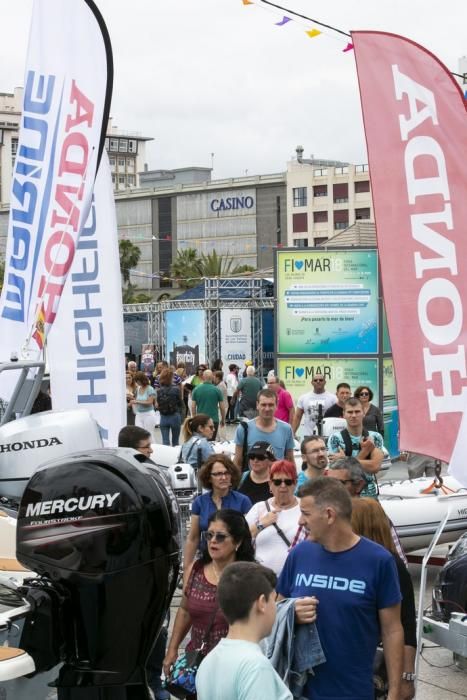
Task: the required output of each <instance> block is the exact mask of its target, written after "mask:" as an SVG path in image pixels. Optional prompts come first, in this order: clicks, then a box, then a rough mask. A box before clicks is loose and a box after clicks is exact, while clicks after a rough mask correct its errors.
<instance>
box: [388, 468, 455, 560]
mask: <svg viewBox="0 0 467 700" xmlns="http://www.w3.org/2000/svg"><path fill="white" fill-rule="evenodd" d="M433 483H434V479H433V477H421V478H419V479H412V480H410V479H406V480H404V481H393V482H386V483H382V484H380V488H379V490H380V496H379V500H380V503H381V505H382V506H383V508H384V510H385V512H386V514H387V515H388V517H389V518H390V519H391V521H392V523H393V524H394V527H395V528H396V530H397V534H398V535H399V538H400V540H401V543H402V546H403V547H404V549H405V551H406V552H413V551H414V550H417V549H423V548H424V547H427V546H428V545H429V544H430V542H431V540H432V538H433V535H434V533H435V532H436V529H437V527H438V525H439V523H440V521H441V520H442V519H443V518H444V516H445V515H446V512H447V511H448V510H449V512H450V515H449V519H448V521H447V523H446V527H445V529H444V531H443V534H442V535H441V538H440V540H439V544H444V543H446V542H454V541H455V540H457V538H458V537H460V536H461V535H462V534H463V533H464V532H466V531H467V489H466V488H465V487H463V486H462V484H460V483H459V482H458V481H456V479H454V477H452V476H443V477H442V488H435V487H433Z"/></svg>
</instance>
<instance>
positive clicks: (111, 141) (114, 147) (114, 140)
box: [109, 139, 118, 152]
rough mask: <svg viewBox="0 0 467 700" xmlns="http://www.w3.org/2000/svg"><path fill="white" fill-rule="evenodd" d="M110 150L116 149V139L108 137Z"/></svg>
mask: <svg viewBox="0 0 467 700" xmlns="http://www.w3.org/2000/svg"><path fill="white" fill-rule="evenodd" d="M109 150H110V151H114V152H116V151H118V139H110V149H109Z"/></svg>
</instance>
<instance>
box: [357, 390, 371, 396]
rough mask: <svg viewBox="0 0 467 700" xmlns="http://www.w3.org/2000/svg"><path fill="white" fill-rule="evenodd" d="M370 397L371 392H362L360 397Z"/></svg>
mask: <svg viewBox="0 0 467 700" xmlns="http://www.w3.org/2000/svg"><path fill="white" fill-rule="evenodd" d="M369 395H370V392H369V391H361V392H360V393H359V396H369Z"/></svg>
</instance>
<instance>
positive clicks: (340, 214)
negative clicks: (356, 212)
mask: <svg viewBox="0 0 467 700" xmlns="http://www.w3.org/2000/svg"><path fill="white" fill-rule="evenodd" d="M348 225H349V211H348V209H340V210H339V209H336V210H335V211H334V228H335V229H337V230H339V229H343V228H347V227H348Z"/></svg>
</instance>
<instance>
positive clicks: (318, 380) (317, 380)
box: [312, 379, 324, 382]
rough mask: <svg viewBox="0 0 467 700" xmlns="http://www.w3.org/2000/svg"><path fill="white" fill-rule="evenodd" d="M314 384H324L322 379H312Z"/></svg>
mask: <svg viewBox="0 0 467 700" xmlns="http://www.w3.org/2000/svg"><path fill="white" fill-rule="evenodd" d="M312 381H314V382H324V379H313V380H312Z"/></svg>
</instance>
